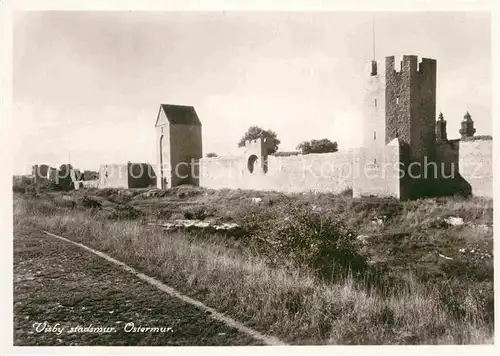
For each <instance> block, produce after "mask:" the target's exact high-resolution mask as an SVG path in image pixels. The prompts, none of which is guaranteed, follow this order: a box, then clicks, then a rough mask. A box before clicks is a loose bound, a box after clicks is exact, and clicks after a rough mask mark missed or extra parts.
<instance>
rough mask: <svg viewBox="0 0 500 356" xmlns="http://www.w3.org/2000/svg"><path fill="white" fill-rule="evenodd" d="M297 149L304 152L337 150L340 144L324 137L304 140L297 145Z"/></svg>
mask: <svg viewBox="0 0 500 356" xmlns="http://www.w3.org/2000/svg"><path fill="white" fill-rule="evenodd" d="M297 149H298V150H300V151H301V152H302V154H308V153H328V152H337V151H338V144H337V142H336V141H335V142H332V141H330V140H329V139H327V138H323V139H321V140H311V141H304V142H302V143H300V144H299V145H298V146H297Z"/></svg>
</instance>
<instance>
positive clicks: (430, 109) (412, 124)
mask: <svg viewBox="0 0 500 356" xmlns="http://www.w3.org/2000/svg"><path fill="white" fill-rule="evenodd" d="M385 78H386V87H385V96H386V100H385V111H386V136H385V140H386V144H387V143H389V142H390V141H392V140H393V139H395V138H398V139H400V140H401V141H402V142H404V143H406V144H407V145H408V146H409V148H410V151H411V160H414V161H421V160H422V159H423V157H424V156H427V157H428V158H429V160H432V159H433V158H434V150H435V142H436V133H435V121H434V120H435V117H436V60H434V59H429V58H422V61H421V62H420V63H419V62H418V57H417V56H413V55H412V56H403V60H402V61H401V67H400V70H399V71H397V70H396V69H395V62H394V56H391V57H386V59H385Z"/></svg>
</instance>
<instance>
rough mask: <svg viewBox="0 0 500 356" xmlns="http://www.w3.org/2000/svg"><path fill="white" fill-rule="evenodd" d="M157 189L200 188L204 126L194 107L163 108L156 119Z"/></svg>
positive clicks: (176, 106) (171, 106)
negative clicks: (182, 186)
mask: <svg viewBox="0 0 500 356" xmlns="http://www.w3.org/2000/svg"><path fill="white" fill-rule="evenodd" d="M155 128H156V137H157V152H158V155H157V171H156V177H157V187H158V188H160V189H166V188H171V187H175V186H177V185H180V184H192V185H195V186H198V185H199V159H200V158H202V157H203V152H202V141H201V122H200V119H199V118H198V115H197V114H196V111H195V110H194V107H192V106H183V105H167V104H162V105H160V110H159V111H158V116H157V118H156V125H155Z"/></svg>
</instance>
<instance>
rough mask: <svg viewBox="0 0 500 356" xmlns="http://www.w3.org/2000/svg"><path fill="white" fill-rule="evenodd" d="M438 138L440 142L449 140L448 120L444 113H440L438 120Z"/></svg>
mask: <svg viewBox="0 0 500 356" xmlns="http://www.w3.org/2000/svg"><path fill="white" fill-rule="evenodd" d="M436 140H437V141H438V142H443V141H448V136H447V133H446V120H445V119H444V117H443V113H442V112H440V113H439V117H438V120H437V121H436Z"/></svg>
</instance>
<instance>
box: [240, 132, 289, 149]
mask: <svg viewBox="0 0 500 356" xmlns="http://www.w3.org/2000/svg"><path fill="white" fill-rule="evenodd" d="M261 137H262V138H271V139H272V140H273V141H274V147H273V148H271V149H270V151H269V152H268V154H273V153H275V152H276V151H278V147H279V144H280V143H281V141H280V140H278V137H277V135H276V132H274V131H272V130H264V129H263V128H261V127H259V126H251V127H250V128H249V129H248V131H247V132H245V134H244V135H243V137H242V138H241V140H240V141H239V142H238V147H243V146H245V141H247V140H256V139H258V138H261Z"/></svg>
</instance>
